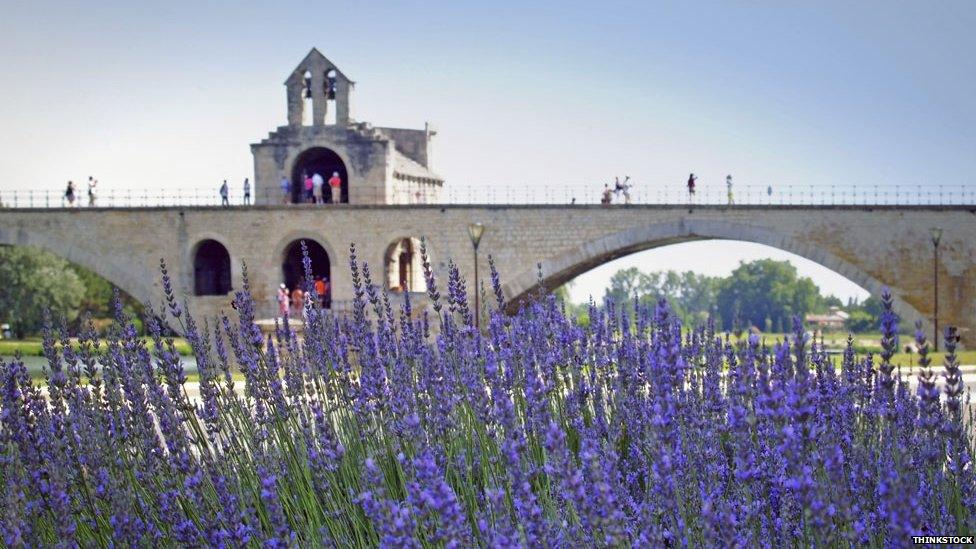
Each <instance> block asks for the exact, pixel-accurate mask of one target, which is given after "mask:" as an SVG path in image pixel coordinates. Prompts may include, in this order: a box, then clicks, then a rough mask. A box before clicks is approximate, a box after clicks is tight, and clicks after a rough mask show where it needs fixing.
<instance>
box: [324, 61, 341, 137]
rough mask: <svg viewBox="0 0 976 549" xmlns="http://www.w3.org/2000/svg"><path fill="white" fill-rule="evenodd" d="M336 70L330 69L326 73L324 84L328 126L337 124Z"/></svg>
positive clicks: (326, 122) (325, 121)
mask: <svg viewBox="0 0 976 549" xmlns="http://www.w3.org/2000/svg"><path fill="white" fill-rule="evenodd" d="M336 77H337V74H336V70H335V69H329V70H328V71H326V73H325V80H324V82H323V84H322V87H323V88H324V89H323V90H322V91H323V92H325V120H324V123H325V124H326V125H333V124H335V123H336V101H335V98H336V82H337V80H336Z"/></svg>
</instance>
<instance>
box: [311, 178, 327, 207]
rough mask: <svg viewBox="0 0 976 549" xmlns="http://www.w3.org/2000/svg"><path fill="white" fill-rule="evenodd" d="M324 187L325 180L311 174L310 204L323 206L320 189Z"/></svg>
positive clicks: (323, 201)
mask: <svg viewBox="0 0 976 549" xmlns="http://www.w3.org/2000/svg"><path fill="white" fill-rule="evenodd" d="M324 185H325V179H323V178H322V176H321V175H320V174H319V172H315V173H314V174H312V202H314V203H315V204H324V203H325V200H323V199H322V187H323V186H324Z"/></svg>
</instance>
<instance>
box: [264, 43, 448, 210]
mask: <svg viewBox="0 0 976 549" xmlns="http://www.w3.org/2000/svg"><path fill="white" fill-rule="evenodd" d="M354 85H355V83H354V82H353V81H352V80H350V79H349V78H348V77H347V76H346V75H345V74H344V73H343V72H342V71H341V70H339V68H338V67H336V65H335V63H333V62H332V61H329V59H328V58H326V57H325V56H324V55H322V53H321V52H319V50H317V49H315V48H312V51H310V52H308V55H306V56H305V58H304V59H302V62H301V63H299V64H298V66H297V67H295V70H293V71H292V72H291V74H289V75H288V78H287V79H285V94H286V97H287V99H288V119H287V125H285V126H278V128H276V129H275V130H274V131H272V132H270V133H268V136H267V137H266V138H264V139H262V140H260V141H259V142H257V143H252V144H251V153H252V154H253V155H254V194H255V201H254V202H255V204H281V205H295V204H301V205H308V206H314V207H323V206H325V205H327V206H329V207H333V206H341V205H342V204H418V203H430V202H436V201H437V200H438V197H439V196H440V190H441V187H442V186H443V185H444V179H443V178H442V177H440V176H438V175H437V174H436V173H434V172H433V170H432V169H431V165H430V158H431V140H432V138H433V137H434V135H435V134H436V132H434V131H433V130H432V129H431V128H430V126H429V125H427V124H425V125H424V128H423V129H409V128H387V127H380V126H373V125H372V124H370V123H369V122H363V121H356V120H353V119H352V114H351V109H350V105H349V103H350V99H351V96H352V89H353V86H354ZM315 174H318V175H319V176H321V177H322V179H324V180H326V181H328V180H330V179H332V177H337V178H338V181H339V182H340V184H339V185H338V187H339V191H338V193H337V194H333V193H332V192H331V189H329V190H327V191H326V192H325V193H324V194H323V196H322V197H321V198H322V201H321V202H319V201H318V200H317V199H315V197H314V195H313V196H311V197H310V196H309V195H308V194H307V193H306V191H305V185H304V183H305V181H306V179H308V178H309V177H311V176H314V175H315Z"/></svg>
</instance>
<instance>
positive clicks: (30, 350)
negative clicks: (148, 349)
mask: <svg viewBox="0 0 976 549" xmlns="http://www.w3.org/2000/svg"><path fill="white" fill-rule="evenodd" d="M143 340H145V341H146V343H147V344H148V345H149V346H152V342H151V341H150V340H149V338H143ZM71 342H72V343H75V344H76V343H77V340H76V339H72V340H71ZM173 342H174V344H175V345H176V351H177V352H178V353H180V354H181V355H183V356H187V355H190V354H192V352H191V351H190V344H189V343H187V342H186V340H185V339H183V338H181V337H177V338H173ZM103 348H104V343H103ZM17 351H20V353H21V354H22V355H24V356H42V355H43V351H42V350H41V338H39V337H31V338H27V339H0V356H11V355H13V354H14V353H15V352H17Z"/></svg>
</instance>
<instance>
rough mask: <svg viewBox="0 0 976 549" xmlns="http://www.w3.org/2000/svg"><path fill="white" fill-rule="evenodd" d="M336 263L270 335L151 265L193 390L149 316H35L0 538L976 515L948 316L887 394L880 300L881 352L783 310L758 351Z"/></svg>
mask: <svg viewBox="0 0 976 549" xmlns="http://www.w3.org/2000/svg"><path fill="white" fill-rule="evenodd" d="M350 267H351V269H352V277H353V280H354V283H355V287H356V296H357V297H356V303H355V307H354V313H353V315H352V317H351V318H345V319H336V318H334V317H333V316H331V315H330V314H329V313H328V312H327V311H322V310H320V309H319V308H318V307H317V306H315V305H313V304H312V303H314V301H315V300H309V305H308V307H307V310H306V316H307V321H306V326H305V329H304V332H303V333H302V335H301V337H298V335H297V334H295V333H293V332H290V331H288V330H286V329H279V330H278V332H277V333H276V334H275V335H274V336H273V337H270V338H265V337H264V336H263V335H262V333H261V332H260V330H258V328H257V327H256V326H255V324H254V320H255V318H254V310H253V304H252V301H251V298H250V295H249V292H248V288H247V286H246V285H245V287H244V288H243V289H242V290H241V291H240V292H238V293H237V294H236V296H235V300H234V309H235V311H233V312H234V316H233V317H225V318H223V319H220V320H219V321H214V320H212V319H211V320H209V321H206V322H204V321H203V320H202V319H193V318H191V317H190V316H189V315H188V314H186V312H185V311H183V307H182V306H181V305H180V299H179V298H178V296H176V295H174V293H173V290H172V288H171V285H170V281H169V279H168V277H165V269H164V277H165V278H164V286H165V288H166V289H167V295H168V297H169V300H168V302H167V303H166V304H163V306H164V307H165V309H166V311H165V314H166V315H168V318H169V320H168V322H170V323H171V324H172V325H173V326H174V327H175V326H178V327H180V330H181V331H182V332H183V333H185V334H186V336H187V338H188V340H189V342H190V344H191V345H192V347H193V350H194V355H195V357H196V362H197V365H198V369H199V373H200V398H199V400H196V399H193V400H191V399H190V398H189V397H188V396H187V393H186V389H185V387H184V382H185V373H184V371H183V369H182V366H181V362H180V358H179V356H178V354H177V353H176V352H175V349H174V348H173V346H172V344H167V342H166V341H165V339H164V338H162V337H161V336H160V335H159V334H160V333H161V327H160V325H159V323H158V322H154V321H152V320H151V318H150V319H148V320H147V323H146V326H147V328H148V330H149V331H150V332H151V333H153V334H154V338H153V339H154V341H155V345H154V346H152V347H149V346H147V345H146V344H145V343H144V342H142V341H141V340H140V339H139V338H138V337H137V335H136V332H135V330H134V329H133V328H132V327H131V326H128V327H123V328H121V329H118V330H116V333H115V334H114V335H112V336H111V337H110V338H109V341H108V350H107V352H104V353H103V352H100V351H96V348H97V338H96V337H95V336H94V335H93V334H86V335H84V336H83V337H82V338H81V344H80V346H79V348H78V349H77V350H76V349H73V348H72V346H71V345H63V346H58V345H56V343H57V341H58V340H60V339H66V338H67V335H58V330H57V329H56V328H55V329H53V330H51V331H49V335H48V337H47V339H46V341H45V354H46V357H47V359H48V363H49V371H48V374H47V382H46V388H45V389H44V390H43V391H42V389H41V387H40V386H39V385H38V384H37V383H36V382H33V381H32V380H31V378H30V376H29V375H28V373H27V371H26V369H25V368H24V366H23V364H22V363H21V362H19V361H18V360H17V359H14V360H12V361H8V362H2V363H0V391H2V398H0V483H2V485H3V492H2V495H0V530H2V534H3V537H2V540H3V544H4V545H5V546H10V547H17V546H25V545H27V546H50V545H59V546H76V545H80V546H86V547H87V546H104V547H108V546H115V545H121V546H216V547H239V546H253V547H258V546H266V547H289V546H336V547H373V546H383V547H472V546H475V547H592V546H596V547H602V546H639V547H650V546H721V547H750V546H756V545H761V546H775V547H780V546H814V545H816V546H824V545H826V546H845V547H847V546H852V545H858V546H860V545H867V546H877V547H880V546H900V545H905V544H909V543H910V542H911V537H910V536H911V535H913V534H932V533H941V534H952V535H955V534H965V533H972V532H973V531H974V530H976V514H974V512H973V510H974V506H976V484H974V482H976V477H974V472H973V467H972V463H971V460H972V451H973V440H972V438H971V434H970V430H969V429H968V428H967V427H966V425H967V423H968V422H969V421H970V418H969V417H966V416H968V412H966V411H965V410H968V409H969V408H968V406H967V403H966V400H967V396H966V395H965V394H964V391H963V385H962V380H961V377H960V372H959V364H958V360H957V359H956V355H955V352H954V351H955V345H956V332H955V330H954V329H953V328H948V329H946V331H945V334H944V335H945V348H946V349H947V351H948V354H947V356H946V359H945V362H944V364H942V365H932V364H930V363H929V362H930V361H929V360H928V358H927V356H926V355H927V352H928V345H929V344H928V342H926V341H925V337H924V335H922V333H921V331H919V332H918V334H917V336H916V338H917V341H916V343H917V346H918V348H919V356H918V359H917V363H918V364H920V365H921V367H922V373H921V374H920V382H919V383H918V387H917V389H916V388H913V387H910V386H909V384H908V381H907V379H906V378H904V377H903V376H902V375H900V373H899V371H898V370H897V369H896V368H895V366H893V365H892V363H891V357H892V355H893V354H894V353H895V352H896V350H897V347H898V343H897V341H896V339H897V335H896V334H897V333H898V326H897V323H898V320H897V318H896V317H895V315H894V314H893V313H892V312H891V298H890V296H889V295H885V296H883V301H884V304H885V306H886V309H885V313H884V315H883V320H882V326H881V330H882V341H881V343H882V348H883V351H882V352H881V353H880V355H879V356H873V357H872V356H868V357H857V356H855V354H854V352H853V349H852V348H849V349H848V352H847V353H846V354H845V355H844V356H843V358H842V360H841V362H840V364H839V367H835V364H834V362H832V359H828V357H827V354H826V353H825V352H824V350H823V349H822V348H821V347H820V346H819V345H818V344H817V342H815V341H807V340H806V339H805V335H804V332H803V329H802V327H801V326H799V324H797V326H796V329H795V334H794V335H793V336H792V337H790V338H789V339H788V341H787V342H786V343H784V344H777V345H775V346H772V347H769V346H767V345H766V344H765V343H764V342H763V341H761V340H760V339H759V338H758V337H757V336H751V337H749V338H747V339H741V340H736V339H728V338H727V337H725V336H718V335H716V333H715V332H714V331H713V330H712V329H710V328H709V327H708V326H702V327H697V328H696V329H694V330H684V331H683V330H682V326H681V325H680V322H679V321H678V320H677V319H676V317H675V316H674V315H672V314H671V313H670V312H669V309H668V305H667V304H666V303H663V302H662V303H659V304H657V306H655V307H653V308H646V307H640V306H638V307H636V309H637V310H636V313H635V314H633V315H629V316H627V315H620V314H617V313H616V312H615V308H614V306H613V304H608V306H607V307H605V308H599V309H598V308H596V307H593V308H592V310H591V311H590V315H589V316H590V324H589V326H587V327H585V328H584V327H581V326H579V325H578V324H576V323H575V322H574V321H573V320H571V319H568V318H567V317H566V316H565V315H564V314H563V312H562V310H561V308H560V306H559V304H558V303H557V302H556V300H555V299H553V298H552V297H551V296H548V297H547V296H540V297H539V298H538V299H537V300H535V301H533V302H531V303H530V304H528V305H527V306H525V307H524V308H523V309H522V310H521V311H520V312H519V313H518V314H516V315H514V316H506V315H505V314H503V313H501V312H500V306H501V304H502V293H501V285H500V284H501V283H500V280H499V275H498V273H496V272H494V268H492V277H491V287H490V288H488V289H487V293H488V294H489V296H490V295H491V294H492V293H493V294H494V296H495V298H496V299H495V300H493V301H496V303H492V304H490V305H489V306H488V307H486V310H485V311H482V312H476V311H474V310H473V308H472V307H471V306H470V304H469V303H467V301H466V298H465V296H466V295H467V290H466V288H465V281H463V280H461V279H460V277H459V276H458V274H457V270H456V269H455V268H453V266H452V268H451V276H450V277H449V279H448V280H447V281H443V280H435V279H434V277H433V276H432V275H431V273H430V268H429V265H427V264H426V262H425V267H426V277H427V287H428V293H429V298H430V300H431V302H432V303H433V304H434V305H433V310H432V311H431V312H430V314H426V313H425V314H417V312H416V311H411V310H410V308H409V304H408V305H407V307H406V308H405V309H403V310H399V311H394V310H392V308H391V306H390V305H389V303H388V301H387V300H386V298H385V296H384V295H382V293H378V291H377V290H376V289H375V286H374V284H373V280H372V278H371V273H370V271H369V268H368V266H366V265H361V264H359V263H357V262H356V259H355V253H353V262H352V265H351V266H350ZM442 292H443V293H442ZM490 301H492V300H490ZM158 312H162V311H158ZM475 314H482V315H483V316H482V318H483V320H482V322H481V330H478V329H475V328H474V325H475V322H474V315H475ZM119 315H120V318H119V320H120V321H121V322H120V325H122V326H125V323H126V319H125V318H124V315H122V314H121V312H120V313H119ZM150 349H153V350H150ZM96 362H98V363H101V364H102V365H103V367H102V368H101V369H100V370H96V368H95V364H96ZM238 368H239V369H240V371H241V372H243V374H244V377H245V381H244V383H243V389H242V388H241V387H240V385H241V383H240V382H239V381H235V380H234V377H233V375H232V371H233V370H235V369H238ZM937 377H942V378H944V379H943V384H942V386H943V387H944V389H939V388H938V387H937V385H936V378H937Z"/></svg>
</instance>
